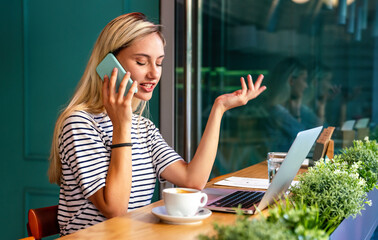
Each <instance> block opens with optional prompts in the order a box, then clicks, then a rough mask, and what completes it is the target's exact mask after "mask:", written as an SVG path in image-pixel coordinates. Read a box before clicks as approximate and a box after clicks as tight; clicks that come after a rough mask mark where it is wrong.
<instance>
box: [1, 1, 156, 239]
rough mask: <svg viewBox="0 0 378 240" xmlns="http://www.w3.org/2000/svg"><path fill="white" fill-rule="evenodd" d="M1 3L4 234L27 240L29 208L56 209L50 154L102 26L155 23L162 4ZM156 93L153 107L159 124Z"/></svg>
mask: <svg viewBox="0 0 378 240" xmlns="http://www.w3.org/2000/svg"><path fill="white" fill-rule="evenodd" d="M140 2H141V1H135V0H133V1H125V0H106V1H103V0H65V1H51V0H17V1H13V0H2V1H1V3H0V21H1V24H0V31H1V33H2V37H1V38H0V58H1V64H0V70H1V72H2V77H1V80H0V81H1V86H0V104H1V111H2V113H1V116H2V117H1V118H0V119H1V120H0V121H1V122H0V131H1V134H2V137H1V138H0V152H1V155H0V171H1V172H0V180H1V182H2V183H3V186H2V188H0V194H1V195H0V196H1V197H0V205H1V206H2V211H1V216H2V217H1V218H0V230H1V232H2V237H1V238H2V239H19V238H22V237H26V234H27V233H26V225H25V224H26V219H27V217H26V216H27V210H28V209H29V208H32V207H33V208H34V207H42V206H46V205H53V204H57V202H58V194H59V187H58V186H56V185H52V184H50V183H49V182H48V178H47V169H48V161H47V158H48V155H49V151H50V144H51V138H52V133H53V127H54V124H55V121H56V118H57V116H58V114H59V111H60V110H61V109H62V107H63V106H64V105H65V104H66V103H67V102H68V101H69V98H70V97H71V96H72V94H73V92H74V90H75V87H76V85H77V83H78V81H79V80H80V77H81V75H82V73H83V71H84V68H85V65H86V63H87V61H88V59H89V55H90V52H91V50H92V47H93V45H94V42H95V40H96V38H97V36H98V34H99V33H100V31H101V30H102V28H103V27H104V26H105V25H106V24H107V23H108V22H109V21H110V20H111V19H113V18H115V17H117V16H118V15H120V14H122V13H126V12H131V11H141V12H144V13H146V14H147V16H148V17H149V18H151V19H158V16H159V8H158V6H159V2H158V1H144V3H145V4H141V3H140ZM158 99H159V97H158V94H156V95H155V96H154V99H153V100H152V101H151V103H150V105H151V109H153V110H152V111H151V112H152V118H153V120H154V122H155V123H156V124H157V125H158V122H157V121H158V119H159V117H158V110H159V105H158Z"/></svg>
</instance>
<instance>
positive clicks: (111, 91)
mask: <svg viewBox="0 0 378 240" xmlns="http://www.w3.org/2000/svg"><path fill="white" fill-rule="evenodd" d="M117 74H118V69H117V68H113V71H112V75H111V76H110V82H109V96H110V98H113V97H114V95H115V93H116V90H115V85H116V81H117Z"/></svg>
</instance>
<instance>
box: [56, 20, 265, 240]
mask: <svg viewBox="0 0 378 240" xmlns="http://www.w3.org/2000/svg"><path fill="white" fill-rule="evenodd" d="M164 44H165V41H164V38H163V36H162V34H161V32H160V28H159V26H157V25H154V24H153V23H151V22H148V21H147V20H146V18H145V16H144V15H143V14H141V13H130V14H126V15H122V16H119V17H117V18H116V19H114V20H112V21H111V22H110V23H109V24H108V25H107V26H106V27H105V28H104V29H103V31H102V32H101V34H100V36H99V38H98V39H97V41H96V44H95V46H94V49H93V52H92V55H91V57H90V59H89V62H88V65H87V67H86V69H85V72H84V75H83V77H82V79H81V81H80V82H79V85H78V88H77V90H76V92H75V94H74V96H73V98H72V100H71V101H70V103H69V105H68V106H67V108H66V109H65V110H64V111H63V112H62V114H61V115H60V117H59V118H58V120H57V123H56V126H55V132H54V139H53V146H52V151H51V157H50V169H49V176H50V181H51V182H54V183H57V184H58V185H60V189H61V190H60V198H59V210H58V221H59V225H60V229H61V234H62V235H66V234H69V233H72V232H75V231H77V230H79V229H82V228H86V227H88V226H90V225H93V224H96V223H98V222H101V221H104V220H105V219H106V218H112V217H115V216H120V215H122V214H124V213H126V212H127V211H128V210H132V209H135V208H139V207H142V206H145V205H147V204H149V203H150V202H151V198H152V195H153V191H154V186H155V182H156V178H158V179H159V180H160V181H165V180H167V181H170V182H172V183H173V184H175V185H177V186H181V187H189V188H197V189H202V188H203V187H204V186H205V184H206V182H207V180H208V177H209V174H210V171H211V168H212V166H213V162H214V159H215V156H216V151H217V145H218V138H219V130H220V123H221V118H222V115H223V114H224V112H225V111H227V110H228V109H231V108H234V107H237V106H241V105H245V104H246V103H247V102H248V101H249V100H251V99H253V98H255V97H257V96H258V95H259V94H260V93H261V92H262V91H264V90H265V87H264V86H262V87H260V85H261V82H262V79H263V76H262V75H261V76H259V78H258V80H257V81H256V83H255V84H253V82H252V78H251V76H248V78H247V80H248V86H247V84H246V83H245V81H244V78H241V87H242V89H241V90H238V91H235V92H234V93H231V94H225V95H222V96H219V97H218V98H217V99H216V100H215V103H214V106H213V108H212V110H211V113H210V116H209V120H208V123H207V126H206V128H205V131H204V134H203V137H202V139H201V142H200V143H199V146H198V149H197V151H196V153H195V156H194V157H193V159H192V161H191V162H190V163H186V162H185V161H184V160H182V158H181V157H180V156H179V155H178V154H177V153H176V152H175V151H174V150H173V149H172V148H170V147H169V146H168V145H167V143H166V142H165V141H164V139H163V138H162V136H161V135H160V133H159V131H158V129H157V128H156V127H155V126H154V124H153V123H152V122H151V121H150V120H148V119H146V118H144V117H142V116H141V112H142V111H143V109H144V105H145V102H146V101H148V100H150V99H151V97H152V93H153V90H154V88H155V87H156V85H157V84H158V82H159V80H160V77H161V71H162V62H163V59H164ZM109 52H112V53H114V55H115V56H116V58H117V59H118V61H119V62H120V63H121V65H122V66H123V67H124V68H125V69H126V70H127V74H126V75H125V77H124V78H123V80H122V83H121V84H120V86H119V89H118V91H117V89H115V85H116V83H115V82H116V76H117V69H114V70H113V73H112V74H111V76H110V77H108V76H106V77H105V78H104V82H102V81H101V79H100V77H99V76H98V75H97V73H96V66H97V65H98V64H99V63H100V62H101V60H102V59H103V58H104V57H105V56H106V55H107V54H108V53H109ZM130 77H132V79H133V80H134V82H133V84H132V86H131V88H130V90H129V91H128V92H127V93H125V87H126V83H127V81H128V79H129V78H130ZM136 89H138V91H137V93H134V92H135V90H136ZM137 110H139V116H138V115H136V114H135V113H136V111H137Z"/></svg>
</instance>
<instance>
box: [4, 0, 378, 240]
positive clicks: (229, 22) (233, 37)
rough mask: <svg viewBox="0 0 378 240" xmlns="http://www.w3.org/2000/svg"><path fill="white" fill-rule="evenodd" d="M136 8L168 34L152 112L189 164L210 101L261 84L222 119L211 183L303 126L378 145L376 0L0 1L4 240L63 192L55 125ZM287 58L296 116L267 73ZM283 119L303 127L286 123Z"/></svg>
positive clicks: (345, 141)
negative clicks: (100, 48)
mask: <svg viewBox="0 0 378 240" xmlns="http://www.w3.org/2000/svg"><path fill="white" fill-rule="evenodd" d="M134 11H140V12H143V13H145V14H146V15H147V16H148V18H149V19H150V20H152V21H154V22H161V24H162V25H163V26H164V28H163V31H164V34H165V36H166V38H167V42H168V44H167V46H166V59H165V62H164V72H163V76H162V80H161V82H160V86H159V87H158V88H157V89H156V92H155V93H154V97H153V99H152V100H151V101H150V113H151V119H152V120H153V121H154V122H155V124H156V125H157V126H158V127H159V128H160V129H161V132H162V134H163V136H164V137H165V139H166V140H167V142H168V143H169V144H170V145H172V146H173V147H174V148H175V149H176V150H177V151H178V152H179V153H180V154H181V155H182V156H183V157H184V158H185V159H190V157H191V156H193V154H194V151H195V149H196V146H197V144H198V142H199V140H200V137H201V134H202V131H203V129H204V126H205V124H206V120H207V117H208V114H209V112H210V108H211V106H212V103H213V102H214V99H215V98H216V96H218V95H220V94H223V93H226V92H232V91H235V90H236V89H238V88H239V86H240V80H239V78H240V76H246V75H247V74H249V73H250V74H252V76H253V78H254V79H256V78H257V76H258V74H264V76H265V79H264V84H266V85H267V86H268V90H267V91H265V92H264V93H263V94H262V96H261V97H259V98H258V99H256V100H253V101H251V102H250V103H248V104H247V105H246V106H243V107H240V108H237V109H233V110H231V111H229V112H227V113H226V114H225V116H224V118H223V121H222V127H221V136H220V143H219V148H218V153H217V157H216V161H215V165H214V168H213V173H212V177H214V176H218V175H222V174H225V173H229V172H233V171H235V170H239V169H241V168H244V167H246V166H250V165H253V164H255V163H258V162H261V161H264V160H265V157H266V153H267V152H268V151H277V150H278V148H279V150H280V151H287V149H285V147H286V146H285V144H282V143H278V142H277V139H281V138H280V137H281V136H287V135H288V134H290V132H289V131H290V130H293V129H297V127H304V125H305V124H304V123H305V121H306V119H307V120H308V121H307V122H306V125H305V128H309V127H311V124H313V125H323V126H325V127H326V126H334V127H335V128H336V129H335V131H334V133H333V136H332V139H334V141H335V151H339V150H340V149H341V148H342V147H344V146H348V145H349V144H351V140H352V139H357V138H363V137H364V136H366V135H369V136H370V138H375V139H376V138H377V136H378V130H377V127H376V123H377V120H378V107H377V105H378V94H377V93H378V72H377V71H378V38H377V36H378V1H374V0H248V1H245V0H187V1H184V0H176V1H174V0H170V1H168V0H161V1H157V0H138V1H137V0H129V1H127V0H124V1H122V0H107V1H102V0H80V1H76V0H65V1H58V0H55V1H51V0H17V1H13V0H12V1H11V0H2V1H1V7H0V13H1V14H0V16H1V25H0V27H1V33H2V37H1V40H0V41H1V44H0V46H1V64H0V68H1V70H2V71H1V73H2V75H3V76H2V81H1V82H2V84H1V85H2V86H1V88H0V89H1V94H0V98H1V106H2V107H1V109H2V116H3V117H2V118H1V124H0V126H1V134H2V137H1V140H0V141H1V144H0V146H1V161H0V164H1V167H0V169H1V174H0V177H1V182H2V187H1V188H0V189H1V190H0V191H1V198H0V199H1V200H0V201H1V202H0V203H1V206H2V210H1V218H0V221H1V224H0V226H1V232H2V238H3V237H4V239H16V238H21V237H25V236H26V221H27V211H28V209H30V208H37V207H44V206H50V205H55V204H57V203H58V193H59V188H58V186H55V185H52V184H50V183H49V182H48V178H47V174H46V171H47V168H48V157H49V151H50V145H51V138H52V133H53V127H54V123H55V120H56V118H57V116H58V113H59V111H60V110H61V109H62V107H63V106H64V104H66V103H67V101H68V100H69V98H70V96H71V95H72V93H73V91H74V89H75V86H76V84H77V82H78V81H79V79H80V77H81V75H82V73H83V70H84V68H85V65H86V63H87V60H88V58H89V54H90V51H91V49H92V47H93V44H94V42H95V40H96V38H97V36H98V34H99V33H100V31H101V30H102V28H103V27H104V26H105V25H106V23H107V22H109V21H110V20H111V19H113V18H115V17H116V16H118V15H121V14H123V13H127V12H134ZM288 58H289V59H290V63H291V64H289V65H288V66H289V67H286V68H282V69H288V68H291V67H293V65H292V63H294V62H297V61H298V62H300V63H301V65H302V66H305V67H306V69H307V71H305V72H306V74H305V75H304V76H305V77H303V75H300V74H299V73H298V74H294V73H292V77H297V78H298V77H300V76H302V77H303V78H302V80H303V81H304V82H302V89H299V90H298V89H297V91H299V92H300V93H299V95H300V96H301V97H302V108H301V109H302V110H303V111H302V110H301V111H300V112H299V113H301V114H302V116H297V115H295V114H292V113H290V109H289V106H288V100H287V99H289V100H290V99H296V96H295V94H294V93H293V91H294V90H293V86H294V85H293V84H290V81H289V82H288V80H287V76H285V74H284V73H283V72H282V71H281V73H282V74H278V75H276V74H274V71H275V69H277V68H279V65H280V64H281V63H282V60H284V59H288ZM302 73H303V72H301V74H302ZM294 75H298V76H294ZM299 75H300V76H299ZM277 77H279V78H280V79H279V81H278V80H277V79H275V78H277ZM285 77H286V79H285ZM282 83H286V84H282ZM288 83H289V84H288ZM297 86H298V84H297ZM273 93H274V94H273ZM275 96H280V97H275ZM297 97H298V96H297ZM277 107H278V108H277ZM322 107H324V108H322ZM272 109H273V110H272ZM274 109H275V110H274ZM277 109H278V110H277ZM321 109H324V111H323V113H324V114H321V112H322V111H321ZM277 111H278V112H277ZM290 114H291V116H290ZM288 119H294V120H295V121H297V123H298V126H292V125H290V127H288V125H285V124H287V122H286V121H289V120H288ZM290 121H291V120H290ZM295 121H294V122H295ZM291 123H293V122H292V121H291ZM272 124H276V125H272ZM291 127H292V128H291ZM288 141H289V142H288V143H289V146H290V143H291V142H290V140H289V138H288ZM286 143H287V142H286ZM162 187H164V186H159V185H157V191H156V194H155V196H154V200H157V199H159V191H158V189H159V188H162Z"/></svg>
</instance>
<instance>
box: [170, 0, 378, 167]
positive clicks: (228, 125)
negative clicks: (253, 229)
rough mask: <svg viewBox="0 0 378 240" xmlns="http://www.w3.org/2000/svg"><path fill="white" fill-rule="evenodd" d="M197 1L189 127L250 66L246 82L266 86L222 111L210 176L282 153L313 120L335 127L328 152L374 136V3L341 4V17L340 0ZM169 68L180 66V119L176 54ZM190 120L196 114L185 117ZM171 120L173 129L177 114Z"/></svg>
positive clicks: (315, 123)
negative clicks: (336, 1)
mask: <svg viewBox="0 0 378 240" xmlns="http://www.w3.org/2000/svg"><path fill="white" fill-rule="evenodd" d="M200 3H201V4H202V5H201V6H200V7H199V8H198V10H199V11H200V13H199V14H198V15H200V16H201V20H202V21H201V23H200V25H201V28H199V29H201V35H202V39H201V41H202V43H201V45H202V48H201V49H199V50H198V54H200V56H201V61H202V65H201V66H200V67H199V71H200V76H201V82H200V86H195V87H198V88H199V94H200V97H199V98H197V99H200V101H201V102H200V103H199V105H200V110H201V112H200V117H201V119H202V123H201V126H198V127H197V128H201V130H203V128H204V126H205V124H206V120H207V118H208V115H209V113H210V107H211V106H212V104H213V101H214V100H215V98H216V97H217V96H219V95H220V94H223V93H225V92H232V91H235V90H237V89H238V88H239V84H240V81H239V79H240V77H241V76H244V77H245V76H246V75H247V74H252V76H253V79H254V80H255V79H257V76H258V74H264V76H265V80H264V84H265V85H267V86H268V89H267V90H266V91H265V92H264V93H263V95H262V96H261V97H259V98H258V99H256V100H253V101H251V102H250V103H248V105H246V106H243V107H240V108H237V109H233V110H231V111H229V112H227V113H226V114H225V116H224V118H223V121H222V127H221V138H220V144H219V148H218V154H217V159H216V161H215V165H214V169H213V174H214V175H220V174H225V173H228V172H233V171H235V170H239V169H241V168H243V167H246V166H249V165H252V164H254V163H257V162H261V161H263V160H265V157H266V154H267V152H270V151H284V152H286V151H287V150H288V148H289V147H290V145H291V143H292V141H293V139H294V137H295V135H296V133H297V132H298V131H300V130H302V129H307V128H310V127H313V126H318V125H323V126H325V127H326V126H334V127H336V130H335V132H334V134H333V137H332V138H333V139H334V140H335V148H336V151H337V150H339V149H340V148H342V147H344V146H347V145H348V144H350V143H351V139H356V138H363V137H364V136H366V135H370V136H371V137H374V136H376V135H377V134H376V133H375V132H376V131H377V130H375V129H376V128H375V124H376V120H377V113H376V112H377V110H375V109H377V103H378V99H377V97H376V96H375V95H374V94H373V93H374V90H375V91H377V85H378V83H377V81H378V80H377V78H378V77H377V76H378V75H377V73H376V70H375V69H378V68H374V66H376V64H377V63H376V59H377V56H376V55H377V54H378V51H377V49H376V48H377V47H376V46H377V43H378V42H377V40H376V39H375V37H374V36H377V34H376V32H377V30H376V29H377V25H378V24H377V23H376V22H377V21H376V19H377V16H375V15H376V13H377V9H376V8H377V4H376V3H375V1H351V2H348V4H347V6H342V7H345V8H346V11H344V12H343V14H345V20H346V21H345V24H339V23H340V22H339V21H338V20H339V10H340V9H339V8H340V6H339V5H332V4H331V5H330V4H328V3H329V1H321V0H319V1H308V2H305V3H302V4H297V3H295V2H293V1H275V0H253V1H241V0H236V1H235V0H232V1H231V0H211V1H203V2H202V1H200ZM358 9H361V10H358ZM358 11H361V13H360V15H361V16H359V15H358ZM365 20H366V28H365V29H363V28H362V26H363V25H361V24H362V23H363V21H365ZM361 21H362V22H361ZM374 22H375V23H374ZM178 31H180V30H178ZM181 36H183V35H181ZM178 44H179V40H178ZM179 47H180V46H179ZM178 52H180V50H178ZM176 66H178V67H180V68H177V71H176V73H177V74H176V76H177V79H176V82H177V86H176V89H177V95H176V102H177V104H178V109H177V112H178V117H177V119H181V118H182V112H181V109H180V107H179V106H180V101H182V97H183V95H182V93H181V91H180V86H182V74H181V75H180V73H182V69H183V68H184V67H185V66H184V64H183V62H182V61H181V60H180V56H179V55H178V56H177V65H176ZM195 94H197V92H195ZM376 95H377V94H376ZM195 106H196V105H194V107H195ZM195 109H197V108H195ZM374 112H375V113H374ZM350 121H354V122H352V125H351V127H350V124H349V123H350ZM193 122H194V124H195V123H198V122H200V121H198V119H196V118H194V117H193ZM347 122H348V124H349V125H348V124H347V125H348V126H346V125H345V124H346V123H347ZM177 126H178V127H177V128H178V129H177V130H178V131H179V132H180V131H182V128H180V126H182V125H180V120H178V124H177ZM200 132H202V131H200ZM179 138H180V136H178V139H177V141H178V142H180V139H179ZM196 141H197V140H196V138H193V142H192V143H191V144H192V145H193V146H197V144H198V143H197V142H196ZM177 146H180V144H178V145H177Z"/></svg>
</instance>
